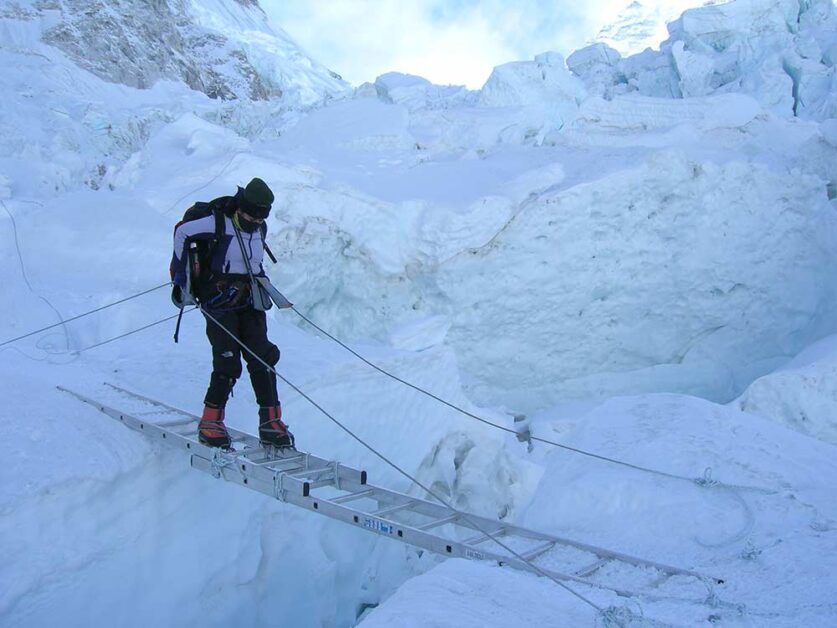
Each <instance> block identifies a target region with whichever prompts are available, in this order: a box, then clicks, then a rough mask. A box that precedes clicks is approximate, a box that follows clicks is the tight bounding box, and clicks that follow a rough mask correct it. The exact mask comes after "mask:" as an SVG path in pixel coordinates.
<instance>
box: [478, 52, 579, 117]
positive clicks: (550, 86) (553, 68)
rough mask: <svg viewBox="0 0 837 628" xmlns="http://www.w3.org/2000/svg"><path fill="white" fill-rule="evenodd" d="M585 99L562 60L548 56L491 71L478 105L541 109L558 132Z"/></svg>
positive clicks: (554, 54)
mask: <svg viewBox="0 0 837 628" xmlns="http://www.w3.org/2000/svg"><path fill="white" fill-rule="evenodd" d="M586 95H587V93H586V90H585V89H584V85H583V83H582V82H581V81H580V80H579V79H578V78H577V77H575V76H573V75H572V73H570V71H569V70H568V69H567V66H566V64H565V62H564V57H563V56H561V55H560V54H558V53H556V52H547V53H543V54H540V55H538V56H536V57H535V59H534V61H515V62H512V63H506V64H503V65H500V66H497V67H496V68H494V71H493V72H492V73H491V76H489V77H488V80H487V81H486V83H485V85H484V86H483V88H482V91H481V92H480V97H479V104H480V105H481V106H483V107H520V106H530V107H539V108H544V109H545V110H548V115H549V116H550V117H552V118H554V124H555V126H557V127H558V128H560V127H561V126H563V125H564V124H567V123H569V122H571V121H572V120H573V119H575V114H576V112H577V111H578V105H579V103H580V102H581V101H582V100H584V98H585V97H586Z"/></svg>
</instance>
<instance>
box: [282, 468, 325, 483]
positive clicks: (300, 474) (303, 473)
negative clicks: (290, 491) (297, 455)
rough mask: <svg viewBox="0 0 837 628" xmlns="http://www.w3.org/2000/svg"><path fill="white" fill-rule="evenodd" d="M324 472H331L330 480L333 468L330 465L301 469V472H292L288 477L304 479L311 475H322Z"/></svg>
mask: <svg viewBox="0 0 837 628" xmlns="http://www.w3.org/2000/svg"><path fill="white" fill-rule="evenodd" d="M324 471H329V472H331V474H332V478H333V477H334V467H332V466H330V465H329V466H327V467H308V468H307V469H302V470H301V471H294V472H293V473H288V475H290V476H291V477H292V478H304V477H306V476H309V475H313V474H314V473H323V472H324ZM332 481H334V480H332Z"/></svg>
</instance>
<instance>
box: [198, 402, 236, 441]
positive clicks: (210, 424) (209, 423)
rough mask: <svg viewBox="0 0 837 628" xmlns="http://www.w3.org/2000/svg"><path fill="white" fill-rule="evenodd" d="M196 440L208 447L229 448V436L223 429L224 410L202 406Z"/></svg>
mask: <svg viewBox="0 0 837 628" xmlns="http://www.w3.org/2000/svg"><path fill="white" fill-rule="evenodd" d="M198 440H199V441H200V442H201V443H203V444H204V445H208V446H209V447H224V448H228V447H229V446H230V435H229V434H228V433H227V428H226V427H224V408H213V407H212V406H204V408H203V415H201V422H200V423H199V424H198Z"/></svg>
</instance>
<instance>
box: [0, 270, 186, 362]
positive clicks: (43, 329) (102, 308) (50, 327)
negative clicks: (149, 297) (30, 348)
mask: <svg viewBox="0 0 837 628" xmlns="http://www.w3.org/2000/svg"><path fill="white" fill-rule="evenodd" d="M170 285H171V282H169V281H167V282H166V283H163V284H160V285H159V286H154V287H153V288H149V289H148V290H143V291H142V292H138V293H137V294H134V295H132V296H130V297H125V298H124V299H119V300H118V301H114V302H113V303H108V304H107V305H103V306H102V307H97V308H96V309H95V310H90V311H89V312H84V313H83V314H79V315H78V316H73V317H72V318H67V319H65V320H63V321H61V322H60V323H55V324H54V325H48V326H46V327H42V328H41V329H36V330H35V331H30V332H29V333H28V334H23V335H22V336H18V337H17V338H12V339H11V340H6V341H4V342H0V347H5V346H6V345H9V344H11V343H13V342H17V341H18V340H23V339H24V338H29V337H30V336H34V335H35V334H40V333H41V332H44V331H47V330H50V329H54V328H55V327H60V326H61V325H64V324H66V323H70V322H72V321H76V320H78V319H80V318H84V317H85V316H90V315H91V314H95V313H96V312H101V311H102V310H106V309H108V308H110V307H113V306H114V305H119V304H120V303H125V302H126V301H130V300H132V299H136V298H138V297H141V296H143V295H146V294H149V293H150V292H154V291H155V290H159V289H160V288H164V287H166V286H170ZM172 318H173V317H172Z"/></svg>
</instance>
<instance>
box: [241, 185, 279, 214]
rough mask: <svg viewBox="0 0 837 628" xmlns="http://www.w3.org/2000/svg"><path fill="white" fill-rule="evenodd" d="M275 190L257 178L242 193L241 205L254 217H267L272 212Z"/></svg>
mask: <svg viewBox="0 0 837 628" xmlns="http://www.w3.org/2000/svg"><path fill="white" fill-rule="evenodd" d="M273 198H274V197H273V192H271V191H270V188H269V187H267V183H265V182H264V181H262V180H261V179H259V178H255V179H253V180H252V181H250V183H248V184H247V187H246V188H244V191H243V193H242V194H241V197H240V201H239V207H240V208H241V209H242V210H243V211H244V212H246V213H248V214H250V215H251V216H252V217H253V218H267V216H268V214H270V207H271V205H273Z"/></svg>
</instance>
